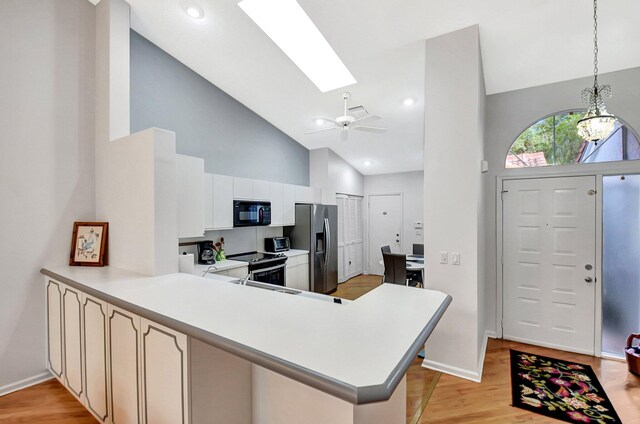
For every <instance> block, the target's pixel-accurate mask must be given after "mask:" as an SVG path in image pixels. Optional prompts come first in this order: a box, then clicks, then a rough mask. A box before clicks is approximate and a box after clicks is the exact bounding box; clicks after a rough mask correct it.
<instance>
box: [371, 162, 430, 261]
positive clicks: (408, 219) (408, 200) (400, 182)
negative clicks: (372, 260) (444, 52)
mask: <svg viewBox="0 0 640 424" xmlns="http://www.w3.org/2000/svg"><path fill="white" fill-rule="evenodd" d="M392 193H402V199H403V205H402V209H403V222H402V239H401V240H402V252H404V253H411V252H412V250H413V243H424V229H422V230H419V232H420V234H418V233H417V231H418V230H416V228H415V222H416V221H423V224H424V172H423V171H413V172H401V173H396V174H381V175H365V177H364V196H365V199H364V208H363V210H364V229H365V242H364V258H365V272H368V264H367V263H366V262H367V259H366V258H369V238H368V234H369V201H368V200H369V196H370V195H372V194H392Z"/></svg>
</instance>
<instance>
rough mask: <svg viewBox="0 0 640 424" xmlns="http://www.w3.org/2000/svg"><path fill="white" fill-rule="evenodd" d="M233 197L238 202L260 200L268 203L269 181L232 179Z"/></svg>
mask: <svg viewBox="0 0 640 424" xmlns="http://www.w3.org/2000/svg"><path fill="white" fill-rule="evenodd" d="M233 197H234V198H235V199H239V200H261V201H266V202H268V201H269V199H270V196H269V181H262V180H253V179H250V178H240V177H234V178H233Z"/></svg>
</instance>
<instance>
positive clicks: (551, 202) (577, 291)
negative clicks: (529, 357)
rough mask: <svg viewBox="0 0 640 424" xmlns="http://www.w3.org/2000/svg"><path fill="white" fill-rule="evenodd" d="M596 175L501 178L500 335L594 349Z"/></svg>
mask: <svg viewBox="0 0 640 424" xmlns="http://www.w3.org/2000/svg"><path fill="white" fill-rule="evenodd" d="M595 185H596V183H595V177H593V176H588V177H569V178H542V179H525V180H509V181H504V182H503V191H504V192H503V204H502V207H503V333H504V338H505V339H510V340H516V341H522V342H525V343H531V344H536V345H542V346H548V347H553V348H557V349H562V350H569V351H574V352H580V353H586V354H593V353H594V347H595V346H594V345H595V343H594V342H595V275H596V272H595V250H596V249H595V247H596V234H595V222H596V221H595V211H596V196H595V194H596V193H595Z"/></svg>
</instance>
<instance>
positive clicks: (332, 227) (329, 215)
mask: <svg viewBox="0 0 640 424" xmlns="http://www.w3.org/2000/svg"><path fill="white" fill-rule="evenodd" d="M284 235H285V236H288V237H289V238H290V239H291V248H292V249H302V250H308V251H309V290H310V291H312V292H316V293H331V292H333V291H335V290H336V288H337V287H338V207H337V206H335V205H296V225H295V226H294V227H285V229H284Z"/></svg>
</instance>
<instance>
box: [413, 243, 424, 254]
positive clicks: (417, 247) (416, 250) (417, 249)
mask: <svg viewBox="0 0 640 424" xmlns="http://www.w3.org/2000/svg"><path fill="white" fill-rule="evenodd" d="M413 254H414V255H424V244H416V243H414V244H413Z"/></svg>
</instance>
